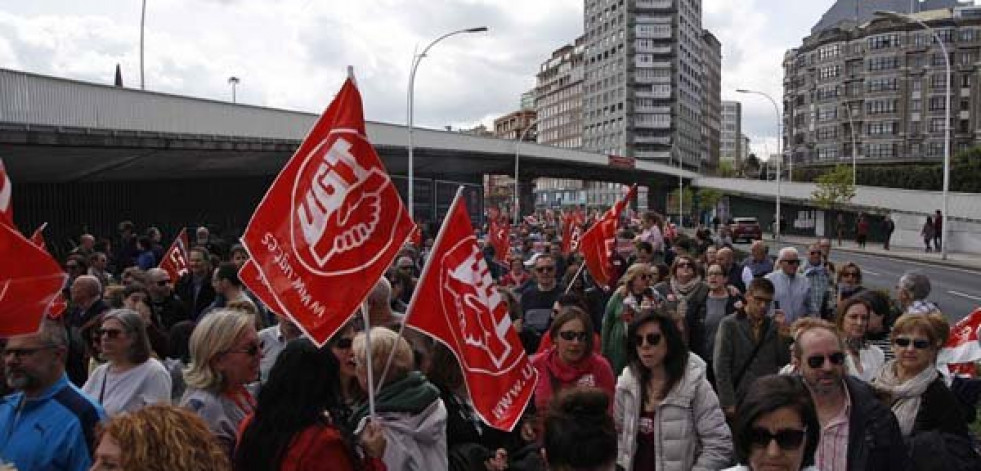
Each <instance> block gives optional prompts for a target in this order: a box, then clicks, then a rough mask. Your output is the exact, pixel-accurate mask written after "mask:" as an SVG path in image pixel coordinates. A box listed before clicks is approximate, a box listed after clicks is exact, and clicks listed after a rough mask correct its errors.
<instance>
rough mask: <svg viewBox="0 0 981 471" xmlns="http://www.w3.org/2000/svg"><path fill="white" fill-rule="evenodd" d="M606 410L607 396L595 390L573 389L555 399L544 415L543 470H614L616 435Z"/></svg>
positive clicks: (608, 401) (607, 407)
mask: <svg viewBox="0 0 981 471" xmlns="http://www.w3.org/2000/svg"><path fill="white" fill-rule="evenodd" d="M609 408H610V396H609V395H608V394H607V393H606V392H605V391H601V390H598V389H596V388H575V389H572V390H569V391H567V392H565V393H564V394H561V395H559V396H558V397H557V398H556V400H555V401H553V402H552V404H551V406H550V407H549V409H548V412H547V414H546V415H545V426H544V429H545V438H544V446H543V447H542V455H544V458H545V462H546V469H548V470H549V471H578V470H583V471H585V470H590V471H592V470H597V471H599V470H612V469H614V466H615V465H616V459H617V431H616V427H615V425H614V423H613V418H611V417H610V414H609Z"/></svg>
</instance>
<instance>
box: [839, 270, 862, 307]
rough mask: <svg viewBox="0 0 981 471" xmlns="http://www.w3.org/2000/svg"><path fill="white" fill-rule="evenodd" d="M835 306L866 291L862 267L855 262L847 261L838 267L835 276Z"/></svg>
mask: <svg viewBox="0 0 981 471" xmlns="http://www.w3.org/2000/svg"><path fill="white" fill-rule="evenodd" d="M835 286H837V291H836V292H835V293H836V294H835V307H836V308H837V306H840V305H841V303H842V302H844V301H845V300H846V299H848V298H850V297H852V296H854V295H856V294H858V293H859V292H861V291H864V290H865V288H863V287H862V269H861V268H859V266H858V264H857V263H855V262H845V263H844V264H842V265H841V266H840V267H838V273H837V276H836V277H835Z"/></svg>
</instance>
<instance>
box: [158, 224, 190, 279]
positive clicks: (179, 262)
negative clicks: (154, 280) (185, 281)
mask: <svg viewBox="0 0 981 471" xmlns="http://www.w3.org/2000/svg"><path fill="white" fill-rule="evenodd" d="M187 245H188V240H187V228H184V229H181V232H180V234H177V238H176V239H174V243H173V244H170V248H169V249H167V252H165V253H164V256H163V260H161V261H160V264H159V265H158V268H162V269H163V270H165V271H166V272H167V274H169V275H170V280H171V281H173V282H175V283H176V282H177V280H178V279H180V277H182V276H184V275H186V274H187V273H188V272H189V271H190V269H189V268H188V266H189V264H188V261H187V260H188V258H189V256H188V254H187Z"/></svg>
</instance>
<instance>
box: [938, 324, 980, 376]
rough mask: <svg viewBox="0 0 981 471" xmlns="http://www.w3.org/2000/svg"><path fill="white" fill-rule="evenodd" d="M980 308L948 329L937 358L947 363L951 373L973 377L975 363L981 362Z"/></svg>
mask: <svg viewBox="0 0 981 471" xmlns="http://www.w3.org/2000/svg"><path fill="white" fill-rule="evenodd" d="M979 334H981V308H978V309H975V310H974V312H972V313H970V314H968V315H967V316H966V317H964V318H963V319H961V320H959V321H957V323H956V324H954V326H953V327H951V329H950V337H949V338H948V339H947V344H946V345H944V348H943V349H942V350H941V351H940V355H939V358H940V359H941V360H942V361H944V362H946V363H948V365H947V366H948V367H949V368H950V371H951V373H954V374H957V375H959V376H969V377H972V378H973V377H974V376H975V366H974V364H975V362H977V361H979V360H981V335H979Z"/></svg>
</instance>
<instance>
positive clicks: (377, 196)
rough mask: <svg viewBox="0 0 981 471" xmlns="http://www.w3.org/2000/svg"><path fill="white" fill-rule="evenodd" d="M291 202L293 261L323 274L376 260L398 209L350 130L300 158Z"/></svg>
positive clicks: (368, 152)
mask: <svg viewBox="0 0 981 471" xmlns="http://www.w3.org/2000/svg"><path fill="white" fill-rule="evenodd" d="M291 203H292V206H291V208H292V209H291V212H290V235H291V239H292V242H293V251H294V253H295V254H296V258H297V260H298V261H299V262H300V263H301V264H302V265H303V266H304V267H305V268H306V269H308V270H310V271H312V272H314V273H317V274H319V275H324V276H326V275H342V274H348V273H353V272H357V271H360V270H363V269H365V268H366V267H368V266H370V265H371V264H373V263H374V262H376V261H377V260H378V258H379V257H380V256H382V255H383V254H384V253H385V252H386V251H387V249H388V248H389V246H390V245H391V244H392V243H394V239H395V231H396V228H397V226H398V225H397V224H394V221H397V220H398V216H399V213H400V212H401V210H402V201H401V199H399V197H398V193H397V192H396V189H395V186H394V185H393V184H392V181H391V179H390V178H389V176H388V175H387V174H386V173H385V171H384V170H383V169H382V168H381V167H380V161H379V159H378V156H377V155H375V151H374V149H372V147H371V144H369V143H368V142H367V141H366V140H365V139H364V137H362V136H361V135H359V134H358V133H357V132H356V131H354V130H352V129H336V130H334V131H332V132H331V133H330V134H329V135H328V136H327V138H326V139H324V140H323V141H322V142H320V143H319V144H318V145H317V146H316V147H314V149H313V150H312V151H311V152H310V154H308V155H307V156H305V158H304V160H303V164H302V166H301V167H300V170H299V172H297V176H296V180H295V181H294V183H293V194H292V200H291ZM382 221H385V222H386V223H385V224H382Z"/></svg>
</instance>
